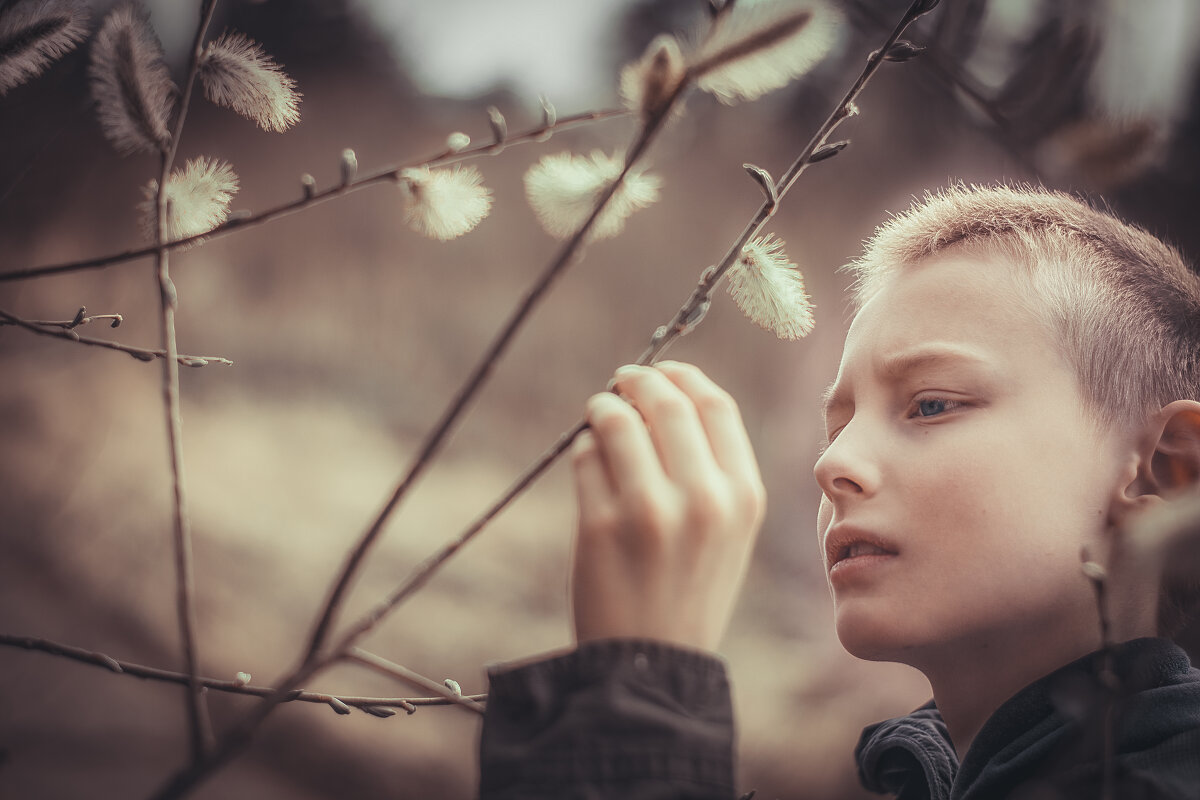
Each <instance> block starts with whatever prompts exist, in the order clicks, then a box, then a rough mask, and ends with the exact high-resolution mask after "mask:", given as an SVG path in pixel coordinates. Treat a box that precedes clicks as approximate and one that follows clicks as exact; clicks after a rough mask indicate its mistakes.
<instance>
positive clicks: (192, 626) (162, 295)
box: [154, 0, 217, 764]
mask: <svg viewBox="0 0 1200 800" xmlns="http://www.w3.org/2000/svg"><path fill="white" fill-rule="evenodd" d="M216 5H217V3H216V0H202V2H201V5H200V22H199V24H198V25H197V26H196V38H195V40H194V42H193V45H192V54H191V59H190V62H189V64H188V75H187V81H186V82H185V83H184V86H183V94H182V96H181V97H180V101H179V115H178V116H177V117H176V119H175V127H174V129H173V131H172V133H171V138H170V140H169V142H168V144H167V147H166V150H165V152H164V153H163V157H162V168H161V171H160V173H159V175H160V177H159V180H158V192H157V197H156V200H157V206H156V222H157V226H156V227H157V234H158V236H157V242H158V249H157V250H156V252H155V257H154V262H155V279H156V281H157V283H158V289H159V301H160V307H161V309H162V343H163V346H162V349H163V351H164V352H165V353H166V356H165V357H164V358H163V381H162V388H163V412H164V414H165V415H166V422H167V450H168V456H169V459H170V462H171V486H172V500H173V505H172V510H173V512H174V514H173V516H174V537H173V540H174V544H175V604H176V613H177V615H178V620H179V633H180V638H181V640H182V645H183V661H184V666H185V669H186V671H187V676H188V688H187V694H186V697H185V705H186V708H187V718H188V731H189V734H190V742H191V750H192V763H193V764H198V763H200V762H201V761H202V760H203V759H204V756H205V754H206V753H207V752H208V751H209V750H210V749H212V745H213V733H212V723H211V722H210V721H209V719H208V708H207V706H206V705H205V702H204V695H203V693H202V692H201V684H200V665H199V660H200V657H199V654H198V652H197V646H196V609H195V600H194V596H195V591H196V590H195V577H194V575H193V566H192V531H191V522H190V520H189V518H188V505H187V494H186V492H185V489H184V475H183V430H182V428H183V420H182V412H181V411H180V404H179V349H178V347H177V345H176V342H175V306H176V303H177V299H178V298H177V296H176V294H175V285H174V284H173V283H172V282H171V277H170V271H169V254H168V249H167V248H166V247H165V246H164V245H165V244H166V242H167V232H168V230H169V220H170V214H171V208H170V205H169V203H168V200H167V184H168V181H169V179H170V177H171V167H172V166H173V164H174V161H175V154H176V153H177V152H178V150H179V139H180V137H181V136H182V135H183V125H184V122H186V121H187V112H188V104H189V102H190V100H191V97H192V90H193V89H194V88H195V85H196V75H197V73H198V71H199V67H200V57H201V49H200V48H201V45H202V44H203V43H204V34H205V32H206V31H207V30H208V26H209V23H210V22H211V21H212V17H213V11H214V10H215V8H216Z"/></svg>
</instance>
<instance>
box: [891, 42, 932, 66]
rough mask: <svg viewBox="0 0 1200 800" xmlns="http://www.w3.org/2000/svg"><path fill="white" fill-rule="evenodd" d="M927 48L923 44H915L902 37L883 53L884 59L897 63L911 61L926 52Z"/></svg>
mask: <svg viewBox="0 0 1200 800" xmlns="http://www.w3.org/2000/svg"><path fill="white" fill-rule="evenodd" d="M925 49H926V48H924V47H922V46H921V45H919V44H913V43H912V42H910V41H908V40H907V39H900V40H899V41H897V42H896V43H895V44H893V45H892V46H891V47H889V48H888V50H887V52H886V53H884V54H883V60H884V61H895V62H896V63H898V64H901V63H904V62H905V61H911V60H912V59H914V58H916V57H917V56H919V55H921V53H924V52H925Z"/></svg>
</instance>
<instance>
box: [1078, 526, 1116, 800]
mask: <svg viewBox="0 0 1200 800" xmlns="http://www.w3.org/2000/svg"><path fill="white" fill-rule="evenodd" d="M1079 558H1080V560H1081V562H1082V564H1083V574H1084V576H1086V577H1087V579H1088V581H1090V582H1091V584H1092V590H1093V591H1094V592H1095V595H1096V616H1097V618H1098V619H1099V622H1100V671H1099V674H1098V675H1097V678H1098V679H1099V681H1100V691H1101V693H1102V696H1103V698H1104V709H1103V712H1104V715H1103V718H1102V721H1101V726H1102V730H1101V734H1102V737H1103V746H1104V754H1103V758H1104V761H1103V766H1102V772H1101V784H1100V800H1114V798H1115V796H1116V795H1115V794H1114V792H1115V789H1116V777H1117V773H1116V766H1117V758H1116V755H1117V738H1116V711H1117V696H1118V695H1119V693H1120V690H1121V682H1120V679H1119V678H1118V677H1117V672H1116V656H1115V653H1114V649H1113V648H1114V643H1113V637H1112V619H1111V616H1110V614H1109V609H1108V572H1107V571H1106V570H1105V569H1104V567H1103V566H1101V565H1100V564H1099V563H1097V562H1095V561H1092V560H1091V558H1090V557H1089V555H1088V550H1087V548H1086V547H1085V548H1083V550H1082V551H1080V554H1079Z"/></svg>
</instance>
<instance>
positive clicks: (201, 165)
mask: <svg viewBox="0 0 1200 800" xmlns="http://www.w3.org/2000/svg"><path fill="white" fill-rule="evenodd" d="M237 190H238V179H237V175H236V174H234V172H233V168H232V167H231V166H229V164H226V163H225V162H224V161H217V160H215V159H209V158H205V157H204V156H201V157H199V158H194V159H192V160H190V161H188V162H187V164H186V165H185V166H184V168H183V169H177V170H173V171H172V172H171V177H169V178H168V179H167V188H166V195H167V202H168V203H169V204H170V215H169V217H168V219H167V241H175V240H178V239H186V238H188V237H189V236H196V235H197V234H201V233H208V232H209V231H211V230H212V229H213V228H215V227H217V226H218V225H220V224H221V223H223V222H224V221H225V220H226V219H228V218H229V202H230V200H232V199H233V195H234V194H235V193H236V192H237ZM142 192H143V194H145V196H146V199H145V200H144V201H143V202H142V203H141V204H140V205H139V206H138V207H139V208H140V209H141V211H142V231H143V233H144V234H145V235H146V238H147V239H149V240H151V241H155V240H156V239H157V236H158V229H157V216H156V213H157V208H156V203H155V197H156V195H157V193H158V181H153V180H152V181H150V182H149V183H148V184H146V186H145V187H144V188H143V190H142Z"/></svg>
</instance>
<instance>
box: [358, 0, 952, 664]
mask: <svg viewBox="0 0 1200 800" xmlns="http://www.w3.org/2000/svg"><path fill="white" fill-rule="evenodd" d="M928 5H929V3H928V0H916V2H914V3H913V4H912V6H911V7H910V8H909V10H908V13H907V14H905V17H904V19H903V20H902V21H901V22H900V23H899V24H898V25H897V26H896V28H895V29H894V30H893V31H892V33H891V35H890V36H889V37H888V40H887V42H886V43H885V44H884V46H883V47H882V48H880V49H879V50H878V51H876V52H875V53H873V54H872V55H871V57H870V58H869V59H868V61H867V66H866V67H865V68H864V69H863V72H862V74H861V75H860V76H859V78H858V80H856V81H855V83H854V85H853V86H852V87H851V89H850V91H848V92H847V93H846V96H845V97H844V98H842V102H841V103H840V104H839V105H838V106H837V108H836V109H835V110H834V111H833V113H831V114H830V116H829V117H828V118H827V119H826V121H825V123H824V124H822V126H821V128H820V129H819V130H818V131H817V133H816V135H814V136H813V138H812V140H811V141H810V142H809V143H808V145H807V146H806V147H805V148H804V151H803V152H802V153H801V155H800V156H799V157H798V158H797V159H796V160H795V162H794V163H793V164H792V166H791V168H789V170H788V171H787V173H785V175H784V177H783V178H781V179H780V180H779V181H778V182H777V183H776V184H775V192H774V193H768V197H767V199H766V200H765V201H764V202H763V205H762V206H761V207H760V209H759V210H758V212H757V213H756V214H755V216H754V218H753V219H752V220H751V221H750V223H748V224H747V225H746V228H745V229H744V230H743V231H742V233H741V234H740V235H739V237H738V239H737V241H736V242H735V244H734V245H733V246H732V247H731V248H730V249H729V252H727V253H726V255H725V258H724V259H723V260H722V261H721V262H720V265H718V267H716V268H709V269H707V270H705V273H704V277H703V278H702V279H701V282H700V284H699V285H698V286H697V288H696V290H695V291H694V292H693V293H692V296H691V297H690V298H689V299H688V301H687V302H686V303H685V304H684V305H683V307H682V308H680V310H679V312H678V313H677V314H676V315H675V318H674V319H673V320H672V321H671V323H669V324H668V325H666V326H661V327H660V328H659V329H658V330H657V331H656V332H655V336H654V338H653V339H652V341H651V346H650V347H649V348H647V350H646V351H645V352H644V353H643V354H642V356H641V357H640V358H639V359H638V363H639V364H651V363H653V362H654V360H655V359H656V358H657V357H658V356H659V355H661V354H662V352H663V350H665V349H666V346H667V345H668V344H670V342H671V341H672V340H673V339H675V338H677V337H678V336H681V335H683V334H684V333H686V332H688V331H690V330H691V329H692V328H694V327H695V326H696V324H697V323H698V322H699V318H700V316H701V315H702V313H703V310H704V309H705V308H706V307H707V306H706V303H707V302H708V298H709V297H710V296H711V293H712V289H713V288H714V287H715V286H716V283H717V281H718V280H719V279H720V277H721V275H722V274H724V272H725V271H726V270H728V268H729V267H730V266H731V265H732V264H733V263H734V261H735V260H736V259H737V257H738V255H739V254H740V253H741V250H742V247H743V246H744V245H745V244H746V242H748V241H749V240H750V238H751V237H752V236H753V235H754V234H755V233H757V232H758V231H759V230H761V228H762V226H763V225H764V224H765V223H766V220H767V219H769V218H770V216H771V215H772V214H773V213H774V211H775V205H776V203H777V202H778V200H779V199H781V198H782V197H783V196H784V195H785V194H787V192H788V190H789V189H791V187H792V186H793V185H794V184H795V182H796V179H797V178H798V177H799V176H800V174H801V173H802V172H803V170H804V167H805V166H807V164H808V163H809V159H811V157H812V155H813V153H814V152H816V151H817V150H818V149H819V148H820V147H822V146H823V145H824V144H825V141H826V140H827V139H828V138H829V136H830V134H831V133H832V132H833V131H834V129H835V128H836V127H837V126H838V124H840V123H841V121H842V120H844V119H845V118H846V117H847V116H849V115H850V113H851V111H850V109H851V108H852V107H853V106H852V104H853V101H854V98H856V97H857V96H858V94H859V92H861V91H862V88H863V86H865V85H866V83H867V81H868V80H870V78H871V76H872V75H873V74H874V73H875V71H876V70H877V69H878V68H879V65H880V64H881V63H882V62H883V60H884V54H885V53H886V52H887V50H888V48H889V47H891V46H892V45H893V44H894V43H895V42H896V40H897V39H899V38H900V35H901V34H902V33H903V32H904V29H905V28H907V27H908V25H909V24H910V23H912V21H913V20H914V19H916V18H917V17H918V16H920V14H922V13H924V11H923V10H921V9H922V8H923V7H926V6H928ZM586 429H587V423H586V422H584V421H580V422H577V423H576V424H575V425H574V426H573V427H572V428H571V429H569V430H567V431H565V432H564V433H562V434H561V435H560V436H559V438H558V440H557V441H556V442H555V443H554V444H553V445H551V446H550V447H549V448H547V449H546V451H545V452H543V453H542V455H541V456H539V457H538V459H537V460H536V461H535V462H534V463H533V464H531V465H530V466H529V467H527V468H526V469H525V471H524V472H523V473H521V475H520V476H519V477H518V478H517V479H516V480H515V481H513V483H512V484H511V485H510V486H509V487H508V489H507V490H505V492H504V493H503V494H502V495H501V496H500V497H499V498H498V499H497V500H496V501H495V502H493V504H492V505H491V506H490V507H489V508H488V509H487V510H486V511H485V512H484V513H483V514H482V515H480V516H479V517H478V518H477V519H476V520H475V521H474V522H472V523H471V525H470V526H469V527H467V529H466V530H464V531H463V532H462V533H461V534H459V536H458V537H457V538H455V539H454V540H453V541H451V542H449V543H448V544H446V545H444V546H443V547H442V548H441V549H440V550H438V551H437V552H436V553H434V554H433V555H431V556H430V557H429V558H427V559H426V560H425V561H424V562H422V563H421V564H420V565H418V566H417V568H416V569H414V570H413V571H412V572H411V573H410V574H409V576H408V577H407V578H405V580H404V581H403V582H402V583H401V584H400V585H399V586H397V588H396V589H395V590H393V591H392V592H391V594H389V595H388V596H387V597H386V598H384V599H383V600H381V601H380V602H379V603H377V604H376V605H375V606H373V607H372V608H371V609H370V610H369V611H368V612H367V613H366V614H364V615H363V616H362V617H361V618H360V620H359V621H358V622H357V623H355V625H354V626H353V627H352V628H351V629H350V631H349V632H348V633H347V634H346V635H345V636H344V638H343V639H342V642H341V644H340V645H339V646H338V647H337V648H335V651H336V650H339V649H342V648H346V647H349V646H351V645H352V644H353V642H355V641H357V640H358V639H359V638H361V637H362V636H363V635H365V634H366V633H367V632H368V631H370V630H371V629H372V628H374V627H375V626H376V625H377V624H378V623H379V622H380V621H381V620H382V619H383V618H384V617H386V616H387V615H388V614H389V613H391V611H393V610H394V609H395V608H396V607H397V606H398V605H399V604H400V603H402V602H403V601H404V600H406V599H407V598H408V597H409V596H411V595H412V594H413V593H414V592H416V591H417V590H418V589H420V588H421V587H422V586H424V585H425V583H426V582H427V581H428V580H429V579H430V578H431V577H432V576H433V574H434V573H435V572H437V570H438V569H440V568H441V567H442V565H443V564H445V562H446V561H448V560H449V559H450V558H451V557H452V556H453V555H454V554H455V553H457V552H458V551H459V550H460V549H462V547H463V546H464V545H465V544H466V543H467V542H469V541H470V540H471V539H472V538H474V537H475V536H476V535H477V534H478V533H479V532H480V531H481V530H483V528H484V527H485V526H486V525H487V524H488V523H489V522H490V521H491V520H492V519H494V518H495V517H496V515H497V514H499V513H500V512H501V511H502V510H503V509H504V508H505V507H506V506H507V505H508V504H509V503H511V502H512V501H513V500H514V499H515V498H516V497H517V496H519V495H520V494H521V493H522V492H523V491H525V489H526V488H528V487H529V486H530V485H531V484H532V483H533V482H534V481H535V480H537V478H538V477H540V476H541V474H542V473H543V472H545V471H546V469H547V468H548V467H549V466H550V465H551V464H552V463H554V461H555V460H557V459H558V457H559V456H561V455H562V454H563V453H564V452H566V450H567V448H569V447H570V446H571V443H572V442H573V441H574V440H575V438H576V437H577V436H578V435H579V434H580V433H582V432H583V431H584V430H586Z"/></svg>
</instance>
